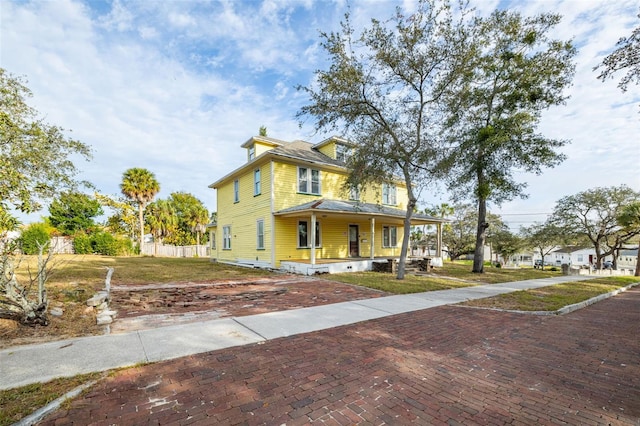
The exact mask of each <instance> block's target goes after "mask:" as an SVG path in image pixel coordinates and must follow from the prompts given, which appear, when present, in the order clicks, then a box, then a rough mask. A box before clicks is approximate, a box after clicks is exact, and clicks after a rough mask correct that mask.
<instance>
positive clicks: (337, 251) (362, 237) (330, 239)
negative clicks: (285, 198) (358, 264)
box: [275, 215, 402, 266]
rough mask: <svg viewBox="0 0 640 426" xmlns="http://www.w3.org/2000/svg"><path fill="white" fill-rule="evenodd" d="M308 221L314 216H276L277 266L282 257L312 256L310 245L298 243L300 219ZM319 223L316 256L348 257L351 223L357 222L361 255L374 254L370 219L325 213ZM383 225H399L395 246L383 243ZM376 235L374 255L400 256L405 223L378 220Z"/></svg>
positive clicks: (364, 256) (303, 257) (297, 258)
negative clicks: (304, 246) (384, 245)
mask: <svg viewBox="0 0 640 426" xmlns="http://www.w3.org/2000/svg"><path fill="white" fill-rule="evenodd" d="M301 220H305V221H307V223H308V224H309V226H310V225H311V217H310V216H307V217H299V218H282V217H276V220H275V231H276V236H277V237H276V238H277V240H276V246H277V249H276V266H279V265H280V262H281V261H287V260H301V259H303V260H309V259H310V258H311V248H310V247H307V248H300V247H298V222H299V221H301ZM316 220H317V222H319V223H320V233H321V240H320V243H321V247H317V248H316V259H342V258H348V257H349V225H357V226H358V233H359V242H360V244H359V249H360V252H359V255H360V257H362V258H369V257H370V256H371V241H372V239H371V238H372V236H371V222H370V221H369V220H368V219H362V220H350V219H341V218H339V217H333V218H323V217H322V215H319V217H317V218H316ZM384 226H396V227H397V232H398V234H397V244H396V246H395V247H382V244H383V238H382V228H383V227H384ZM374 229H375V236H374V239H375V241H374V257H393V256H399V255H400V250H401V248H402V226H401V225H398V224H391V223H387V222H380V223H378V221H376V224H375V228H374Z"/></svg>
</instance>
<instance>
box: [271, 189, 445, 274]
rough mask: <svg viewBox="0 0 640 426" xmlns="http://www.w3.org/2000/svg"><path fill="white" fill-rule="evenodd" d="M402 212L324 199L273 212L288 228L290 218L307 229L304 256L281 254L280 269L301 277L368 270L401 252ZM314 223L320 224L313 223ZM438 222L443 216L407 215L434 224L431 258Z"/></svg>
mask: <svg viewBox="0 0 640 426" xmlns="http://www.w3.org/2000/svg"><path fill="white" fill-rule="evenodd" d="M405 215H406V212H405V211H404V210H400V209H394V208H391V207H388V206H381V205H377V204H367V203H360V202H357V201H342V200H325V199H321V200H317V201H313V202H309V203H305V204H302V205H299V206H295V207H291V208H288V209H284V210H281V211H278V212H275V213H274V216H275V217H276V218H281V219H282V220H285V219H286V220H287V222H288V226H292V225H293V223H292V222H293V221H298V223H301V224H303V229H304V231H305V232H306V233H308V236H307V235H305V236H304V241H305V243H307V245H303V244H299V247H298V254H304V256H302V257H300V256H298V257H296V258H292V256H290V255H289V256H288V257H287V256H283V257H280V258H279V259H277V260H278V261H279V268H280V269H281V270H284V271H287V272H292V273H297V274H303V275H314V274H321V273H341V272H358V271H370V270H372V269H373V264H374V263H376V262H388V259H390V258H396V259H397V258H398V257H399V256H400V254H401V253H400V252H401V244H402V238H403V235H404V233H403V229H404V218H405ZM318 221H321V222H322V223H321V224H322V227H319V226H316V224H317V222H318ZM443 222H446V219H442V218H434V217H430V216H426V215H423V214H414V215H413V217H412V218H411V225H412V226H415V225H434V226H435V227H436V229H437V245H436V253H434V254H435V256H434V257H441V247H442V244H441V241H442V223H443ZM318 234H319V235H318ZM311 242H314V243H313V244H312V243H311ZM305 249H306V250H305ZM276 256H277V255H276Z"/></svg>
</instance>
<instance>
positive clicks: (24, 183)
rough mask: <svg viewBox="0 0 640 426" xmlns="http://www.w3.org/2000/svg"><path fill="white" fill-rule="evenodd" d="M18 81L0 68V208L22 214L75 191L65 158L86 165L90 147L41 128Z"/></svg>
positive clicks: (57, 129) (43, 124)
mask: <svg viewBox="0 0 640 426" xmlns="http://www.w3.org/2000/svg"><path fill="white" fill-rule="evenodd" d="M31 96H32V94H31V91H30V90H29V89H28V88H27V87H26V86H25V82H24V80H23V79H21V78H18V77H14V76H12V75H11V74H9V73H8V72H7V71H6V70H4V69H3V68H0V207H2V208H3V209H10V208H15V209H17V210H20V211H22V212H34V211H37V210H38V209H40V203H41V202H42V200H44V199H50V198H52V197H53V196H55V195H56V194H58V193H59V192H60V191H64V190H70V189H75V188H77V187H78V186H79V184H80V183H81V182H79V181H78V180H77V179H76V175H77V173H78V170H77V169H76V167H75V165H74V164H73V162H72V161H71V157H79V158H84V159H86V160H89V159H90V158H91V150H90V148H89V147H88V146H87V145H85V144H83V143H81V142H79V141H77V140H75V139H71V138H68V137H67V136H65V130H64V129H63V128H61V127H58V126H54V125H50V124H47V123H46V122H45V121H44V120H43V119H42V118H39V117H38V113H37V111H36V110H35V109H33V108H32V107H30V106H29V105H28V104H27V103H26V100H27V98H29V97H31Z"/></svg>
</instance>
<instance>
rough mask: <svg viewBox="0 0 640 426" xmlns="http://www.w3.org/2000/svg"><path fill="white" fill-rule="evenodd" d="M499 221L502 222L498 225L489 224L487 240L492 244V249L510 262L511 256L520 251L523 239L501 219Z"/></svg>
mask: <svg viewBox="0 0 640 426" xmlns="http://www.w3.org/2000/svg"><path fill="white" fill-rule="evenodd" d="M498 221H499V222H500V224H499V225H498V226H491V225H490V226H489V230H490V231H489V233H488V238H487V241H488V242H489V244H491V249H492V250H493V251H495V253H496V254H498V255H500V256H501V257H502V259H503V260H504V261H505V262H508V261H509V259H510V258H511V256H513V255H514V254H516V253H518V251H520V249H521V248H522V247H523V240H522V238H520V236H518V235H517V234H514V233H513V232H511V230H510V229H509V227H508V226H507V225H505V224H504V223H502V221H501V220H500V219H498Z"/></svg>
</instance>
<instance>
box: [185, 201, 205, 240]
mask: <svg viewBox="0 0 640 426" xmlns="http://www.w3.org/2000/svg"><path fill="white" fill-rule="evenodd" d="M187 214H188V217H187V218H186V220H187V224H188V225H189V228H190V229H191V232H195V233H196V244H197V245H200V234H202V233H203V232H204V231H205V229H206V225H207V222H208V221H209V212H208V211H207V209H206V208H205V207H204V206H202V205H197V206H194V207H193V208H192V209H191V210H190V211H189V212H188V213H187Z"/></svg>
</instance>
